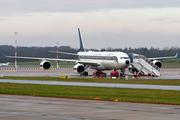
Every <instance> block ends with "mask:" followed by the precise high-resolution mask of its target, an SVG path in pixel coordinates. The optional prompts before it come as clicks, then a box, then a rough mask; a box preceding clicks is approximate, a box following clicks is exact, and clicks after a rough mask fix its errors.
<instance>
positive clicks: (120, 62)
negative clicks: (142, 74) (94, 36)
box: [78, 51, 130, 70]
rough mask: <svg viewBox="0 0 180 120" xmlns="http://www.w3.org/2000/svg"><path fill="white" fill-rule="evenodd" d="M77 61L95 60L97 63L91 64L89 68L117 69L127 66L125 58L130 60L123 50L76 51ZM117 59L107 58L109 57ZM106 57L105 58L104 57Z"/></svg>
mask: <svg viewBox="0 0 180 120" xmlns="http://www.w3.org/2000/svg"><path fill="white" fill-rule="evenodd" d="M78 55H79V61H84V62H87V63H88V62H96V63H98V64H99V65H98V66H93V65H91V66H90V68H91V69H97V70H112V69H114V70H118V69H125V68H127V67H128V66H129V64H126V60H128V61H129V62H130V59H129V56H128V55H127V54H126V53H124V52H92V51H90V52H78ZM112 57H113V58H117V59H109V58H112ZM106 58H107V59H106Z"/></svg>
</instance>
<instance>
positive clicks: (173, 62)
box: [160, 58, 180, 68]
mask: <svg viewBox="0 0 180 120" xmlns="http://www.w3.org/2000/svg"><path fill="white" fill-rule="evenodd" d="M160 61H161V62H162V65H163V68H180V58H171V59H170V58H169V59H164V60H160Z"/></svg>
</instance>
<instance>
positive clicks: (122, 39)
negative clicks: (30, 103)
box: [0, 0, 180, 49]
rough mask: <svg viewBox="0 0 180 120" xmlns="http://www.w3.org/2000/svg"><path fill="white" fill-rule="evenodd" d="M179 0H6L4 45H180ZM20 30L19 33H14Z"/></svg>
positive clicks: (1, 9) (0, 7) (1, 11)
mask: <svg viewBox="0 0 180 120" xmlns="http://www.w3.org/2000/svg"><path fill="white" fill-rule="evenodd" d="M179 13H180V2H179V1H178V0H173V1H171V0H158V1H157V0H146V1H144V0H136V1H134V0H76V1H75V0H36V1H35V0H1V1H0V26H1V28H0V32H1V35H0V40H1V45H14V41H15V39H17V40H18V45H19V46H55V45H56V44H55V43H56V42H59V43H60V45H69V46H72V47H75V48H78V47H79V43H78V34H77V28H80V29H81V34H82V38H83V40H84V44H85V46H86V48H97V49H100V48H106V47H113V48H120V47H121V48H125V47H132V48H137V47H151V46H152V47H159V48H163V47H166V46H168V47H171V46H179V44H180V40H179V39H180V34H179V31H180V16H179ZM15 31H18V33H19V35H18V37H15V36H14V34H13V33H14V32H15Z"/></svg>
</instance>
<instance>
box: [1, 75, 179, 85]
mask: <svg viewBox="0 0 180 120" xmlns="http://www.w3.org/2000/svg"><path fill="white" fill-rule="evenodd" d="M1 78H2V79H15V80H46V81H69V82H92V83H121V84H146V85H174V86H180V80H162V79H129V80H125V79H108V78H107V79H99V78H70V79H64V78H59V77H18V76H17V77H16V76H4V77H1Z"/></svg>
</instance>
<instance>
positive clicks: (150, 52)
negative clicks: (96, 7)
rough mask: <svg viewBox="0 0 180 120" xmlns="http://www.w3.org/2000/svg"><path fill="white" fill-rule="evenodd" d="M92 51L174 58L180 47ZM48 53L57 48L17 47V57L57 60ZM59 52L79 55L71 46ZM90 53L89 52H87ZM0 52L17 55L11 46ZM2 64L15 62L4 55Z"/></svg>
mask: <svg viewBox="0 0 180 120" xmlns="http://www.w3.org/2000/svg"><path fill="white" fill-rule="evenodd" d="M89 50H91V51H121V52H125V53H136V54H142V55H144V56H146V57H165V56H174V55H175V54H176V53H178V52H180V48H179V47H171V48H168V47H164V48H163V49H159V48H153V47H151V48H149V49H148V48H146V47H140V48H130V47H129V48H124V49H122V48H111V47H108V48H102V49H101V50H98V49H89ZM48 51H57V47H56V46H54V47H24V46H18V47H17V55H18V56H25V57H43V58H57V54H56V53H50V52H48ZM58 51H61V52H70V53H77V52H78V49H77V48H72V47H70V46H59V47H58ZM87 51H88V50H87ZM0 52H3V53H4V54H6V55H7V56H14V55H15V47H14V46H10V45H0ZM58 56H59V57H58V58H61V59H77V56H70V55H64V54H59V55H58ZM178 58H179V56H178ZM18 61H19V62H23V61H32V60H24V59H18ZM0 62H1V63H2V62H14V59H9V58H6V57H4V56H3V54H0Z"/></svg>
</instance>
